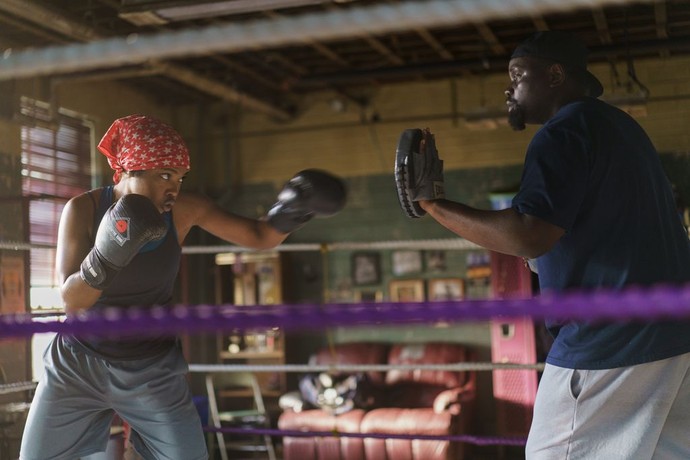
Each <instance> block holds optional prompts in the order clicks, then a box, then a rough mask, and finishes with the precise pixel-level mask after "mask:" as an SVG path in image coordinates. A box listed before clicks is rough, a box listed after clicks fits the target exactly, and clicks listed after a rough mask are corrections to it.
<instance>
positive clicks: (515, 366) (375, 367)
mask: <svg viewBox="0 0 690 460" xmlns="http://www.w3.org/2000/svg"><path fill="white" fill-rule="evenodd" d="M390 370H406V371H416V370H420V371H457V372H460V371H495V370H538V371H541V370H544V363H536V364H520V363H481V362H476V363H473V362H464V363H452V364H333V365H322V364H190V365H189V372H205V373H208V372H243V371H245V372H246V371H248V372H377V371H381V372H386V371H390Z"/></svg>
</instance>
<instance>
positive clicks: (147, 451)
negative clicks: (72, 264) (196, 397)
mask: <svg viewBox="0 0 690 460" xmlns="http://www.w3.org/2000/svg"><path fill="white" fill-rule="evenodd" d="M43 362H44V364H45V369H46V371H45V374H44V376H43V378H42V379H41V381H40V382H39V384H38V387H37V389H36V394H35V396H34V399H33V401H32V403H31V408H30V410H29V415H28V418H27V422H26V427H25V428H24V435H23V437H22V446H21V453H20V459H21V460H51V459H55V460H57V459H60V460H63V459H64V460H74V459H77V458H80V457H86V456H88V455H90V454H94V453H97V452H104V451H105V449H106V445H107V443H108V438H109V434H110V424H111V422H112V419H113V416H114V414H115V413H117V414H119V415H120V417H121V418H122V419H123V420H125V421H126V422H127V423H129V425H130V426H131V427H132V435H131V440H132V443H133V444H134V446H135V448H136V449H137V451H138V452H139V453H140V454H141V455H142V457H144V458H145V459H147V460H149V459H150V460H153V459H156V460H161V459H168V460H203V459H206V458H208V454H207V452H206V443H205V439H204V435H203V431H202V428H201V420H200V418H199V415H198V412H197V411H196V408H195V406H194V403H193V402H192V398H191V394H190V392H189V386H188V384H187V381H186V378H185V374H186V373H187V371H188V366H187V363H186V362H185V360H184V357H183V356H182V352H181V351H180V349H179V348H178V347H174V348H173V349H172V350H170V351H169V352H168V353H167V354H165V355H163V356H162V357H155V358H148V359H142V360H135V361H108V360H104V359H100V358H96V357H94V356H91V355H89V354H86V353H83V352H82V351H80V350H78V349H74V348H73V347H71V346H69V345H67V344H65V343H64V341H63V340H62V339H61V338H60V336H56V338H55V339H54V340H53V341H52V342H51V344H50V345H49V346H48V348H47V349H46V351H45V353H44V355H43Z"/></svg>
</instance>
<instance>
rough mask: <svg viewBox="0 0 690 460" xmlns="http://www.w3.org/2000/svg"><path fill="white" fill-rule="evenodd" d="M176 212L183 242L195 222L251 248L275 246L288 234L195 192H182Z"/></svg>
mask: <svg viewBox="0 0 690 460" xmlns="http://www.w3.org/2000/svg"><path fill="white" fill-rule="evenodd" d="M173 215H174V218H175V225H176V228H177V233H178V238H179V240H180V242H182V241H184V238H185V237H186V236H187V234H188V233H189V231H190V230H191V228H192V227H193V226H195V225H196V226H199V227H201V228H202V229H204V230H205V231H207V232H209V233H211V234H213V235H215V236H217V237H218V238H221V239H223V240H225V241H227V242H229V243H233V244H237V245H239V246H243V247H247V248H252V249H269V248H273V247H276V246H278V245H279V244H280V243H282V242H283V241H284V240H285V238H287V236H288V234H286V233H281V232H279V231H278V230H276V229H275V228H273V227H272V226H270V225H269V224H268V223H267V222H265V221H263V220H259V219H250V218H247V217H242V216H239V215H237V214H233V213H231V212H228V211H226V210H224V209H223V208H221V207H220V206H218V205H217V204H216V203H215V202H213V201H212V200H211V199H210V198H208V197H206V196H204V195H199V194H195V193H184V192H181V193H180V194H179V195H178V197H177V202H176V203H175V207H174V211H173Z"/></svg>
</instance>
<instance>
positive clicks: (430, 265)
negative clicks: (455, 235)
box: [424, 251, 446, 272]
mask: <svg viewBox="0 0 690 460" xmlns="http://www.w3.org/2000/svg"><path fill="white" fill-rule="evenodd" d="M424 255H425V261H426V270H427V271H429V272H444V271H446V251H425V252H424Z"/></svg>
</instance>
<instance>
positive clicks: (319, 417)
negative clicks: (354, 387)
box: [278, 409, 365, 460]
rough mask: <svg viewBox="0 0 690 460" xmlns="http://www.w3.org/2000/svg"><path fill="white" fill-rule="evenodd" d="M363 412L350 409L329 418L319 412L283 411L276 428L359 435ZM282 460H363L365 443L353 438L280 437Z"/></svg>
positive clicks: (326, 414)
mask: <svg viewBox="0 0 690 460" xmlns="http://www.w3.org/2000/svg"><path fill="white" fill-rule="evenodd" d="M363 417H364V411H363V410H360V409H355V410H351V411H350V412H347V413H345V414H341V415H337V416H336V415H331V414H328V413H326V412H324V411H322V410H318V409H314V410H306V411H303V412H292V411H285V412H283V413H282V414H280V418H279V419H278V428H279V429H281V430H286V431H329V432H333V433H337V432H340V433H359V427H360V422H361V421H362V418H363ZM283 458H284V459H285V460H331V459H337V458H345V459H348V460H364V459H365V456H364V441H363V440H362V439H361V438H354V437H336V436H333V437H328V436H326V437H321V436H319V437H302V436H284V437H283Z"/></svg>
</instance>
